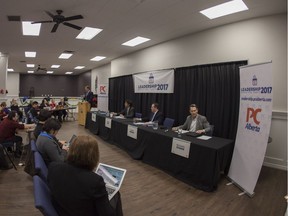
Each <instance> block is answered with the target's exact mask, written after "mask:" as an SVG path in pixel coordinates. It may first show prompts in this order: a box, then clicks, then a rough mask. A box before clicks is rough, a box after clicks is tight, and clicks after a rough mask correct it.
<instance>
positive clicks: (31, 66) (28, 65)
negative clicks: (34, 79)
mask: <svg viewBox="0 0 288 216" xmlns="http://www.w3.org/2000/svg"><path fill="white" fill-rule="evenodd" d="M26 66H27V67H29V68H33V67H35V64H26Z"/></svg>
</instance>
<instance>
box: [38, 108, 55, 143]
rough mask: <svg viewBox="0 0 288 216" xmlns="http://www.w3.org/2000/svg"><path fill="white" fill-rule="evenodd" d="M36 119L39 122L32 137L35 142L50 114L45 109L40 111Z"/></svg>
mask: <svg viewBox="0 0 288 216" xmlns="http://www.w3.org/2000/svg"><path fill="white" fill-rule="evenodd" d="M37 118H38V120H39V121H38V123H37V125H36V127H35V129H34V137H35V139H36V140H37V138H38V136H39V134H40V133H41V132H42V129H43V126H44V123H45V121H46V120H47V119H49V118H51V112H50V111H48V110H46V109H41V110H40V113H39V115H38V117H37Z"/></svg>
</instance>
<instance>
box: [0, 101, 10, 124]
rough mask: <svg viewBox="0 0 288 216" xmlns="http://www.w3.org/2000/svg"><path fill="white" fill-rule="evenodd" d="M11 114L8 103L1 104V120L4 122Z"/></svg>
mask: <svg viewBox="0 0 288 216" xmlns="http://www.w3.org/2000/svg"><path fill="white" fill-rule="evenodd" d="M9 113H10V110H9V109H8V108H7V104H6V102H2V103H1V104H0V118H1V119H0V120H3V119H4V118H5V117H7V115H8V114H9Z"/></svg>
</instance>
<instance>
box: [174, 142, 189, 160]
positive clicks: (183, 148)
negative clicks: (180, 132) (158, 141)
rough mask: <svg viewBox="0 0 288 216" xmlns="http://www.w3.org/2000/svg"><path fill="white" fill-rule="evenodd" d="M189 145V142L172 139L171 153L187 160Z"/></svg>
mask: <svg viewBox="0 0 288 216" xmlns="http://www.w3.org/2000/svg"><path fill="white" fill-rule="evenodd" d="M190 144H191V142H189V141H186V140H182V139H178V138H173V141H172V149H171V153H173V154H177V155H179V156H181V157H185V158H189V152H190Z"/></svg>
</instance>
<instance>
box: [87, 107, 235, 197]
mask: <svg viewBox="0 0 288 216" xmlns="http://www.w3.org/2000/svg"><path fill="white" fill-rule="evenodd" d="M106 118H110V117H107V116H106V115H105V114H101V113H100V114H99V113H93V112H89V113H87V117H86V125H85V127H86V128H87V129H89V130H90V131H91V132H92V133H93V134H95V135H98V136H100V137H101V138H102V139H104V140H105V141H107V142H109V143H111V144H114V145H117V146H118V147H120V148H122V149H124V150H125V151H126V152H127V153H128V154H129V155H130V156H131V157H132V158H133V159H138V160H142V161H143V162H144V163H147V164H150V165H152V166H155V167H157V168H160V169H162V170H164V171H165V172H167V173H168V174H170V175H172V176H174V177H176V178H178V179H180V180H181V181H183V182H186V183H187V184H189V185H192V186H194V187H195V188H198V189H201V190H204V191H209V192H210V191H214V190H216V189H217V184H218V181H219V179H220V176H221V173H224V174H227V172H228V169H229V166H230V162H231V158H232V153H233V147H234V141H233V140H229V139H223V138H220V137H212V138H211V139H209V140H200V139H197V138H195V137H189V136H186V135H185V134H182V135H181V137H180V139H183V140H186V141H189V142H191V144H190V152H189V158H186V157H182V156H179V155H176V154H174V153H171V148H172V141H173V138H176V137H177V138H179V137H178V135H177V133H175V132H173V131H171V130H170V131H167V130H164V129H160V128H159V129H157V130H153V129H152V128H151V127H145V126H137V128H138V129H137V130H138V133H137V139H133V138H131V137H129V136H127V128H128V125H133V121H132V120H130V119H115V118H112V120H111V129H110V128H107V127H106V126H105V120H106ZM110 119H111V118H110ZM133 126H134V125H133Z"/></svg>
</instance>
